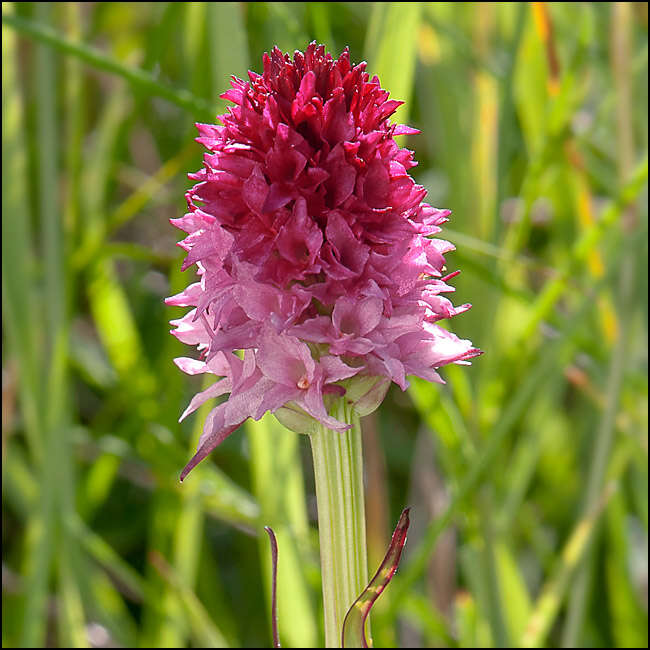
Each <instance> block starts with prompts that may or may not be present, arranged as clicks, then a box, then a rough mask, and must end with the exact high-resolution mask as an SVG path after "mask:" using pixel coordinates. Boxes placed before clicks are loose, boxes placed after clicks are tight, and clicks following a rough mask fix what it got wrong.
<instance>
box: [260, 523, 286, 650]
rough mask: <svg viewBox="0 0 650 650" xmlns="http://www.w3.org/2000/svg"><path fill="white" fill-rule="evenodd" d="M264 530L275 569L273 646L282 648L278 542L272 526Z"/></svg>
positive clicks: (273, 580) (273, 574) (273, 584)
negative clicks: (278, 591)
mask: <svg viewBox="0 0 650 650" xmlns="http://www.w3.org/2000/svg"><path fill="white" fill-rule="evenodd" d="M264 530H265V531H266V532H267V534H268V536H269V540H270V541H271V564H272V566H273V570H272V573H271V626H272V627H273V647H274V648H281V647H282V646H281V645H280V635H279V634H278V599H277V587H278V542H277V540H276V539H275V533H274V532H273V529H272V528H271V527H270V526H264Z"/></svg>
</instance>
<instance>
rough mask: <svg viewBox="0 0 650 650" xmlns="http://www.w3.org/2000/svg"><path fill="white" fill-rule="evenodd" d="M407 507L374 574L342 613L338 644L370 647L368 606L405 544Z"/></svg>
mask: <svg viewBox="0 0 650 650" xmlns="http://www.w3.org/2000/svg"><path fill="white" fill-rule="evenodd" d="M409 511H410V508H404V510H402V514H401V515H400V518H399V521H398V522H397V526H396V527H395V531H394V532H393V537H392V539H391V540H390V546H389V547H388V551H387V552H386V557H385V558H384V561H383V562H382V563H381V564H380V565H379V569H377V573H375V577H374V578H373V579H372V580H371V581H370V583H369V584H368V586H367V587H366V588H365V589H364V591H363V593H362V594H361V595H360V596H359V597H358V598H357V599H356V600H355V601H354V602H353V603H352V606H351V607H350V609H349V610H348V613H347V614H346V615H345V620H344V621H343V631H342V633H341V647H343V648H368V647H371V646H369V645H368V643H367V641H366V634H365V626H366V618H368V614H369V613H370V609H371V607H372V606H373V605H374V603H375V601H376V600H377V598H379V596H381V593H382V592H383V591H384V589H386V585H387V584H388V583H389V582H390V581H391V579H392V577H393V576H394V575H395V572H396V571H397V566H398V565H399V560H400V557H401V556H402V550H403V548H404V544H406V533H407V531H408V528H409V523H410V522H409ZM371 645H372V641H371Z"/></svg>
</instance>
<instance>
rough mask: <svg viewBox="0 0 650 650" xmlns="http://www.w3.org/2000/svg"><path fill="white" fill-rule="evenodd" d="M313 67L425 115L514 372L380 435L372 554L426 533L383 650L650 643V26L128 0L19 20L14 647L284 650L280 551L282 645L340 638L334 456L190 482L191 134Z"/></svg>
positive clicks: (7, 558)
mask: <svg viewBox="0 0 650 650" xmlns="http://www.w3.org/2000/svg"><path fill="white" fill-rule="evenodd" d="M312 39H317V40H319V41H322V42H325V43H326V45H328V47H329V48H330V49H331V50H332V51H333V52H334V53H335V54H338V53H339V51H340V50H341V49H342V48H343V47H344V46H345V45H349V46H350V50H351V56H352V59H353V60H354V61H359V60H362V59H363V58H365V59H366V60H367V61H368V64H369V66H368V69H369V71H370V72H371V74H374V73H376V74H378V75H379V77H380V79H381V81H382V82H383V84H384V85H385V87H386V88H387V89H388V90H390V91H391V93H392V95H393V96H394V97H396V98H397V99H404V100H407V101H408V103H407V104H406V105H404V106H403V107H402V108H401V109H400V111H401V112H400V113H399V118H400V119H401V120H406V121H408V123H409V124H411V125H413V126H416V127H417V128H419V129H421V131H422V134H421V135H420V136H416V137H411V136H409V137H408V138H405V139H404V140H405V146H407V147H409V148H411V149H415V150H416V153H417V159H418V161H419V163H420V164H419V167H417V168H416V169H415V170H414V172H415V176H416V179H417V180H418V182H420V183H422V184H423V185H425V186H426V187H427V188H428V190H429V198H430V200H431V202H432V203H433V204H435V205H437V206H441V207H449V208H451V209H453V211H454V214H453V217H452V221H451V222H450V224H449V225H450V228H449V229H447V230H446V233H445V235H446V237H447V238H448V239H450V240H451V241H452V242H454V243H455V244H456V245H457V247H458V252H456V253H452V254H450V255H449V256H448V264H449V265H450V270H453V269H454V268H461V269H462V270H463V274H462V275H461V276H459V277H458V278H456V279H455V280H454V283H455V285H456V287H457V291H456V296H457V297H456V300H455V302H457V303H459V304H460V303H464V302H472V303H473V304H474V307H473V309H472V310H470V311H469V312H468V313H467V314H465V315H463V316H462V317H459V318H458V319H455V320H454V323H453V327H454V328H455V330H456V332H457V333H458V334H459V335H460V336H462V337H466V338H471V339H472V340H473V341H474V343H475V344H476V345H478V346H479V347H481V348H482V349H483V350H485V355H484V356H483V357H481V358H480V359H477V360H476V361H475V362H474V363H473V365H472V366H471V367H453V368H445V369H443V370H442V371H441V374H442V375H443V376H444V377H445V379H446V380H448V384H446V385H444V386H440V385H432V384H428V383H426V382H423V381H414V382H413V385H412V387H411V388H410V389H409V392H408V393H407V394H402V393H401V392H400V391H399V390H396V389H395V387H392V388H391V390H390V391H389V393H388V396H387V398H386V400H385V401H384V404H383V405H382V406H381V407H380V409H379V411H378V415H376V416H372V417H369V418H367V420H366V421H365V423H364V427H365V429H366V431H365V433H366V434H367V435H366V436H365V442H364V444H365V454H366V458H365V462H366V469H367V473H368V476H367V486H368V488H369V489H368V494H367V507H366V511H367V513H368V531H369V544H370V549H371V556H372V554H373V549H383V550H384V551H385V549H386V548H387V546H388V541H389V537H390V525H391V522H394V521H396V520H397V518H398V516H399V513H400V511H401V510H402V508H403V507H404V506H406V505H410V506H411V507H412V509H411V519H412V526H411V529H410V531H409V539H408V543H407V546H406V549H405V552H404V557H403V559H402V565H401V568H400V570H399V572H398V574H397V575H396V576H395V578H394V580H393V582H392V583H391V585H390V587H389V588H388V589H387V590H386V592H385V594H384V595H383V596H382V598H381V599H380V600H379V601H378V602H377V604H376V606H375V607H374V608H373V613H372V636H373V638H374V642H375V645H376V646H378V647H391V646H400V645H405V646H406V645H408V646H411V647H412V646H417V645H421V646H425V647H426V646H434V647H438V646H447V647H456V646H458V647H468V646H490V645H494V646H500V645H504V644H508V643H509V644H511V645H514V646H549V647H556V646H559V645H561V644H564V645H565V646H593V647H600V646H603V647H610V646H615V647H626V646H644V645H647V643H648V636H647V623H648V614H647V576H648V563H647V544H648V497H647V495H648V488H647V486H648V435H647V431H648V410H647V396H648V378H647V377H648V375H647V371H648V368H647V361H648V359H647V332H648V303H647V280H646V277H647V261H648V246H647V241H648V240H647V234H648V229H647V227H648V219H647V217H648V215H647V148H648V145H647V138H648V129H647V114H648V110H647V108H648V86H647V68H648V61H647V57H648V20H647V5H646V4H643V3H554V4H547V3H530V4H523V3H501V4H492V3H355V2H352V3H322V2H310V3H283V2H268V3H267V2H252V3H231V2H227V3H112V2H105V3H3V27H2V61H3V63H2V67H3V75H2V94H3V102H2V112H3V113H2V117H3V119H2V130H3V132H2V151H3V170H2V208H3V215H2V306H3V353H2V354H3V356H2V368H3V410H2V420H3V439H2V442H3V444H2V454H3V456H2V461H3V477H2V485H3V508H2V512H3V538H2V541H3V605H2V607H3V626H2V642H3V646H5V647H30V646H32V647H33V646H43V645H45V644H47V645H48V646H64V647H67V646H71V647H77V646H87V645H98V644H104V645H108V644H119V645H122V646H125V647H136V646H144V647H150V646H151V647H158V646H163V647H188V646H199V647H201V646H214V647H226V646H235V647H237V646H243V647H256V646H262V647H263V646H270V639H271V636H270V629H271V628H270V581H269V578H270V563H269V559H268V545H267V540H266V537H265V536H264V533H263V527H264V526H265V525H271V526H272V527H273V528H274V529H275V530H276V532H277V535H278V540H279V579H278V589H279V591H278V595H279V601H278V610H279V619H280V635H281V637H282V638H283V640H285V642H286V643H288V644H289V645H296V646H302V645H304V646H310V645H318V644H319V643H320V641H319V639H321V638H322V620H321V618H322V617H321V616H320V614H319V613H318V612H319V611H321V609H320V608H321V605H322V603H321V600H320V599H321V592H320V577H319V573H318V548H317V539H318V538H317V534H316V528H315V524H316V512H315V508H314V487H313V476H312V470H311V465H310V457H309V451H308V448H307V441H306V439H305V436H299V435H297V434H293V433H290V432H287V431H286V430H283V429H282V427H280V426H279V425H278V424H277V422H275V421H274V420H273V419H271V418H265V419H263V420H262V421H261V422H260V423H256V424H251V425H250V426H247V427H246V431H245V432H244V431H240V432H239V433H237V434H236V435H233V436H232V437H231V438H229V439H228V440H227V441H226V442H225V443H224V444H223V445H222V446H221V447H220V448H219V450H218V451H217V452H215V453H214V454H213V455H212V457H211V459H210V460H209V461H206V462H204V463H203V464H202V466H200V467H199V468H197V469H196V470H195V473H193V474H192V476H191V477H190V478H188V479H187V481H186V482H185V483H184V484H183V485H182V486H181V485H180V484H179V483H178V474H179V471H180V469H181V468H182V466H183V465H184V464H185V462H186V461H187V459H188V458H189V457H190V455H191V453H192V452H193V449H194V447H195V445H196V440H197V438H198V435H199V433H200V430H201V424H202V420H203V418H204V414H205V410H204V411H203V412H202V413H201V412H200V413H199V414H198V415H196V416H194V417H193V418H190V420H189V422H184V423H183V424H178V422H177V419H178V416H179V415H180V413H181V412H182V410H183V409H184V407H185V405H186V403H187V401H188V400H189V397H190V396H191V395H192V393H193V392H195V391H197V390H200V388H201V386H200V385H199V384H198V383H197V380H196V378H188V377H185V376H183V375H182V373H180V371H179V370H178V369H177V368H176V367H175V366H174V364H173V363H172V359H173V358H174V357H175V356H180V355H181V354H184V353H185V352H183V351H182V348H183V346H182V345H180V344H179V343H178V342H177V341H176V340H175V339H174V338H173V337H171V336H169V335H168V333H167V329H168V327H167V325H166V321H168V320H170V319H172V318H177V317H178V316H179V315H180V314H181V313H182V310H180V309H177V308H167V307H165V306H164V304H163V302H162V301H163V298H164V297H165V296H167V295H170V294H172V293H175V292H176V291H178V290H180V288H181V287H182V286H184V285H185V284H186V283H187V278H186V276H185V275H183V274H181V273H180V263H181V262H180V260H181V254H180V251H178V249H175V248H174V243H175V240H176V239H177V233H176V232H175V231H173V229H172V228H171V227H170V226H169V224H168V221H167V220H168V219H169V218H171V217H176V216H179V215H181V214H182V212H183V210H184V200H183V195H184V191H185V190H186V188H187V187H188V181H187V179H186V177H185V175H184V174H185V173H186V172H189V171H194V170H196V169H198V168H199V166H200V164H201V148H200V147H199V146H198V145H196V144H195V143H193V142H192V137H193V127H192V124H193V123H194V122H196V121H207V120H213V119H214V116H215V115H216V114H217V113H218V112H221V111H222V110H223V109H224V105H225V103H224V102H223V101H222V100H220V99H219V98H218V97H219V94H220V93H221V92H223V91H224V90H225V89H226V85H227V80H228V76H229V75H230V74H237V75H244V74H245V72H246V69H247V68H248V67H250V68H252V69H256V70H259V68H260V66H261V58H260V57H261V55H262V53H263V52H264V51H265V50H268V49H270V48H271V47H272V46H273V45H275V44H278V45H279V46H280V47H281V48H283V49H285V50H288V51H293V50H294V49H298V48H300V49H302V48H304V47H305V45H306V44H307V43H308V42H309V41H311V40H312ZM208 408H209V407H208ZM423 449H424V450H426V449H428V450H429V452H427V453H429V456H426V455H424V454H423V452H422V450H423ZM382 554H383V551H382ZM379 559H381V558H379ZM375 569H376V566H370V567H369V570H370V574H371V575H372V574H373V573H374V570H375Z"/></svg>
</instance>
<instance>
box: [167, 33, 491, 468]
mask: <svg viewBox="0 0 650 650" xmlns="http://www.w3.org/2000/svg"><path fill="white" fill-rule="evenodd" d="M263 62H264V72H263V73H262V74H261V75H259V74H256V73H254V72H249V73H248V76H249V80H248V81H243V80H241V79H237V78H235V77H233V78H232V82H231V86H232V88H231V89H230V90H228V91H227V92H226V93H224V95H222V97H224V98H225V99H228V100H230V101H231V102H233V104H234V105H233V106H232V107H230V108H228V113H227V114H225V115H222V116H220V121H221V123H222V124H221V125H213V124H197V127H198V130H199V137H198V138H197V141H198V142H200V143H202V144H203V145H204V146H205V147H206V148H207V149H208V151H209V153H206V154H205V156H204V165H203V168H202V169H201V170H200V171H198V172H197V173H195V174H191V175H190V178H192V179H193V180H195V181H196V184H195V185H194V187H193V188H192V189H191V190H190V191H189V192H187V194H186V198H187V203H188V207H189V211H188V213H187V214H186V215H185V216H183V217H182V218H180V219H172V223H173V224H174V225H175V226H177V227H178V228H180V229H181V230H183V231H185V232H186V233H187V237H186V238H185V239H184V240H183V241H182V242H180V244H179V245H180V246H182V247H183V248H184V249H185V250H186V251H187V257H186V259H185V262H184V264H183V269H186V268H189V267H190V266H192V265H193V264H196V266H197V268H198V271H197V272H198V275H199V281H198V282H196V283H194V284H192V285H190V286H189V287H188V288H187V289H186V290H185V291H183V292H182V293H180V294H178V295H176V296H173V297H172V298H168V299H167V303H168V304H170V305H177V306H191V307H193V309H192V310H191V311H190V312H189V313H188V314H187V315H186V316H184V317H183V318H181V319H179V320H176V321H172V324H173V325H175V330H174V331H173V334H175V335H176V336H177V337H178V338H179V339H180V340H181V341H183V342H185V343H188V344H190V345H196V346H197V347H198V349H199V350H200V352H201V359H200V360H194V359H187V358H181V359H177V360H176V363H177V364H178V366H179V367H180V368H181V369H182V370H183V371H185V372H187V373H189V374H197V373H213V374H214V375H217V376H219V377H221V379H220V380H218V381H216V383H215V384H213V385H212V386H211V387H210V388H208V389H207V390H205V391H203V392H202V393H200V394H199V395H197V396H196V397H195V398H194V399H193V400H192V402H191V404H190V406H189V407H188V410H187V411H186V413H185V414H184V416H185V415H186V414H187V413H188V412H191V411H193V410H194V409H196V408H198V406H199V405H200V404H201V403H203V402H204V401H205V400H207V399H209V398H211V397H215V396H217V395H222V394H226V393H229V398H228V400H227V401H225V402H223V403H222V404H220V405H219V406H217V407H216V408H215V409H213V410H212V411H211V413H210V415H209V417H208V418H207V420H206V424H205V428H204V434H203V436H202V438H201V442H200V444H199V451H198V452H197V454H196V456H195V457H194V458H193V459H192V461H190V464H189V465H188V466H187V467H186V468H185V470H184V472H183V476H184V475H185V474H186V473H187V472H188V471H189V470H190V469H191V468H192V467H194V466H195V465H196V463H198V462H199V461H200V460H202V459H203V458H204V457H205V456H206V455H207V454H208V453H209V452H210V451H211V450H212V449H213V448H214V447H215V446H216V445H217V444H219V443H220V442H221V441H222V440H223V439H224V438H225V437H226V436H228V435H229V434H230V433H232V431H234V430H235V429H236V428H237V426H238V425H239V424H241V423H242V422H243V421H244V420H246V419H247V418H249V417H251V418H254V419H258V418H260V417H261V416H262V415H263V414H264V413H265V412H266V411H271V412H275V413H276V414H277V415H278V417H280V418H281V419H282V421H283V422H285V423H289V425H290V426H293V427H294V428H298V429H299V430H304V429H306V428H308V427H309V426H310V424H309V423H310V422H311V423H315V422H316V421H318V422H320V423H322V424H324V425H325V426H327V427H329V428H332V429H345V428H347V425H346V423H342V422H339V421H337V420H335V419H334V418H333V417H331V416H330V415H329V414H328V408H327V406H328V401H329V399H330V398H329V397H328V395H331V396H333V397H339V396H342V395H346V399H350V400H351V401H353V403H354V404H355V407H356V408H357V409H358V410H359V411H365V412H367V411H368V410H370V409H372V408H373V407H374V406H376V405H377V404H378V403H379V402H380V401H381V399H382V398H383V395H384V394H385V391H386V389H387V387H388V385H389V383H390V381H394V382H395V383H397V384H398V385H399V386H400V387H401V388H402V389H403V390H404V389H406V388H407V386H408V382H407V379H406V376H407V375H409V374H412V375H417V376H420V377H423V378H425V379H428V380H431V381H437V382H441V381H442V379H441V378H440V377H439V375H438V374H437V372H436V369H437V368H439V367H440V366H443V365H445V364H448V363H464V362H466V360H467V359H469V358H471V357H473V356H476V355H477V354H479V353H480V351H479V350H477V349H475V348H473V347H472V344H471V343H470V342H469V341H466V340H461V339H459V338H457V337H456V336H455V335H454V334H452V333H450V332H449V331H447V330H445V329H442V328H441V327H439V326H438V325H436V324H435V323H436V321H438V320H440V319H443V318H450V317H452V316H454V315H456V314H459V313H461V312H463V311H465V310H467V309H468V308H469V305H462V306H461V307H454V306H453V305H452V304H451V302H450V301H449V300H448V299H447V298H445V297H444V296H443V295H442V294H444V293H446V292H450V291H453V288H452V287H451V286H449V285H448V284H447V281H448V280H449V279H450V278H451V277H452V276H453V275H455V274H451V275H447V276H446V277H443V269H444V264H445V259H444V254H445V253H447V252H448V251H450V250H453V248H454V247H453V246H452V245H451V244H449V243H448V242H446V241H444V240H441V239H436V238H435V237H434V236H435V235H436V234H438V233H439V232H440V230H441V228H440V226H441V225H442V224H443V223H444V222H445V221H447V217H448V215H449V211H448V210H438V209H436V208H433V207H431V206H430V205H429V204H427V203H423V199H424V197H425V195H426V190H425V189H424V188H423V187H422V186H420V185H417V184H416V183H415V182H414V180H413V179H412V178H411V177H410V176H409V174H408V170H409V169H410V168H411V167H414V166H415V165H416V163H415V161H414V160H413V152H411V151H409V150H407V149H402V148H400V147H399V146H398V145H397V143H396V142H395V139H394V138H395V136H398V135H404V134H415V133H418V131H417V130H415V129H412V128H410V127H407V126H402V125H398V124H393V123H391V122H390V120H389V118H390V116H391V115H392V114H393V113H394V112H395V110H396V109H397V108H398V106H400V104H401V103H402V102H399V101H395V100H391V99H389V98H388V97H389V94H388V92H387V91H385V90H383V89H382V88H381V86H380V84H379V79H378V78H377V77H376V76H375V77H373V78H372V79H371V78H370V76H369V74H368V73H367V72H366V71H365V68H366V64H365V63H360V64H358V65H356V66H353V65H352V64H351V63H350V56H349V52H348V50H347V49H345V50H344V51H343V53H342V54H341V56H340V57H339V58H338V59H336V60H335V59H333V58H332V56H331V55H330V54H328V53H326V52H325V48H324V47H323V46H322V45H321V46H316V44H315V43H312V44H311V45H309V47H308V48H307V49H306V51H305V52H304V53H302V52H295V54H294V57H293V60H292V59H291V58H290V57H289V55H287V54H283V53H282V52H281V51H280V50H278V49H277V48H275V49H274V50H273V51H272V52H271V53H270V54H265V55H264V58H263ZM238 351H239V352H238ZM242 351H243V353H242ZM361 387H362V388H363V390H362V388H361Z"/></svg>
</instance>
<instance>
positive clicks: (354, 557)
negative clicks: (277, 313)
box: [310, 399, 368, 648]
mask: <svg viewBox="0 0 650 650" xmlns="http://www.w3.org/2000/svg"><path fill="white" fill-rule="evenodd" d="M333 416H334V417H336V418H338V419H339V420H341V421H343V422H347V423H349V424H351V425H352V428H351V429H348V430H347V431H345V432H343V433H339V432H338V431H331V430H329V429H326V428H325V427H321V428H320V429H319V430H318V431H317V432H316V433H313V434H311V435H310V439H311V449H312V455H313V458H314V477H315V481H316V499H317V501H318V533H319V538H320V557H321V572H322V576H323V609H324V613H325V647H327V648H340V647H341V632H342V629H343V620H344V618H345V614H346V613H347V611H348V609H349V608H350V606H351V605H352V603H353V602H354V601H355V599H356V598H357V596H359V594H360V593H361V592H362V591H363V590H364V589H365V588H366V585H367V584H368V559H367V551H366V517H365V507H364V491H363V458H362V454H361V427H360V425H359V416H358V415H357V414H356V413H354V411H353V410H352V409H351V408H350V406H349V405H348V404H346V403H345V400H342V399H341V400H339V401H338V403H337V406H336V408H335V412H334V413H333Z"/></svg>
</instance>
